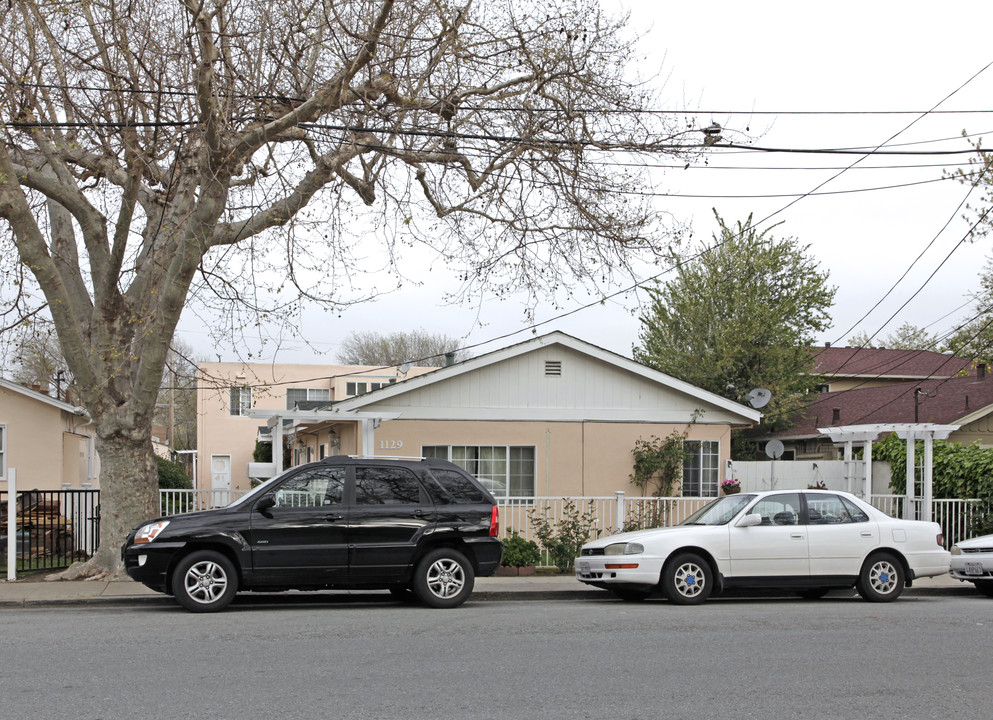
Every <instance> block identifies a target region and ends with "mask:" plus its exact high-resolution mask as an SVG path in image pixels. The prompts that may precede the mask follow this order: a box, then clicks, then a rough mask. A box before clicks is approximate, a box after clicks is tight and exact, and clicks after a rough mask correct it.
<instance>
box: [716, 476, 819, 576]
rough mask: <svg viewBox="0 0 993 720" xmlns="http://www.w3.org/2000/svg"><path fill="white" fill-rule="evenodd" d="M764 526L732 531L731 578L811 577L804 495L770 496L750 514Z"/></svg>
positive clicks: (751, 510) (754, 507)
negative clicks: (802, 504)
mask: <svg viewBox="0 0 993 720" xmlns="http://www.w3.org/2000/svg"><path fill="white" fill-rule="evenodd" d="M753 513H757V514H759V515H761V516H762V524H761V525H752V526H751V527H736V526H734V525H732V526H731V528H730V546H731V552H730V554H731V575H732V576H733V577H735V578H747V577H755V578H760V577H766V578H769V577H799V578H806V577H807V576H809V575H810V561H809V558H808V555H807V528H806V526H805V525H801V524H800V494H799V493H781V494H779V495H767V496H766V497H764V498H762V499H761V500H759V501H758V502H757V503H755V505H754V506H753V507H752V508H751V509H750V510H749V511H748V514H753Z"/></svg>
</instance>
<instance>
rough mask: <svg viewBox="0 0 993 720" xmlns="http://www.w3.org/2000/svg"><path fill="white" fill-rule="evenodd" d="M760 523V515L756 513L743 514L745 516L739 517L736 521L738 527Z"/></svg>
mask: <svg viewBox="0 0 993 720" xmlns="http://www.w3.org/2000/svg"><path fill="white" fill-rule="evenodd" d="M761 524H762V516H761V515H759V514H758V513H751V514H749V515H745V517H743V518H741V520H739V521H738V527H752V526H753V525H761Z"/></svg>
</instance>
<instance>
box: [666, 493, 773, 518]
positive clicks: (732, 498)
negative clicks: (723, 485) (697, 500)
mask: <svg viewBox="0 0 993 720" xmlns="http://www.w3.org/2000/svg"><path fill="white" fill-rule="evenodd" d="M754 499H755V496H754V495H740V494H739V495H725V496H724V497H722V498H720V499H718V500H715V501H714V502H712V503H709V504H708V505H705V506H704V507H702V508H700V509H699V510H697V511H696V512H695V513H693V514H692V515H690V516H689V517H688V518H686V519H685V520H683V522H681V523H679V524H680V525H727V524H728V523H729V522H730V521H731V518H733V517H734V516H735V515H737V514H738V513H739V512H741V510H742V508H744V507H745V505H747V504H748V503H750V502H751V501H752V500H754Z"/></svg>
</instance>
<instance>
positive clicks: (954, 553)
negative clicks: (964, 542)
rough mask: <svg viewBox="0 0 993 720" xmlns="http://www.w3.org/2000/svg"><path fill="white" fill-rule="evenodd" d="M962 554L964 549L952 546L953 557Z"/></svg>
mask: <svg viewBox="0 0 993 720" xmlns="http://www.w3.org/2000/svg"><path fill="white" fill-rule="evenodd" d="M961 554H962V548H960V547H959V546H958V545H952V555H961Z"/></svg>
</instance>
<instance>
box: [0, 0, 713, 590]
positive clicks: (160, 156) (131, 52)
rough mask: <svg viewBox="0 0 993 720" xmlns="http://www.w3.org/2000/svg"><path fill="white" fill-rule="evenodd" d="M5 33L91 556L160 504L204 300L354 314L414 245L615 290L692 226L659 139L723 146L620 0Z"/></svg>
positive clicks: (36, 247) (31, 240)
mask: <svg viewBox="0 0 993 720" xmlns="http://www.w3.org/2000/svg"><path fill="white" fill-rule="evenodd" d="M0 27H2V33H0V73H2V87H0V114H2V117H3V118H4V123H5V124H4V125H3V127H2V133H3V143H2V147H0V217H3V218H5V219H6V221H7V227H8V229H9V231H10V232H9V235H5V236H4V237H2V238H0V242H2V243H5V244H7V245H8V246H9V245H10V244H12V245H13V246H14V248H16V258H17V262H11V261H10V260H9V259H8V260H2V259H0V268H2V269H3V270H4V272H5V274H6V276H7V277H12V278H14V280H15V282H16V283H17V284H16V288H17V290H16V293H15V294H14V296H13V297H7V296H5V297H4V303H5V304H4V305H3V306H2V307H0V318H3V319H4V322H0V328H2V327H10V326H12V325H13V324H15V323H16V322H17V321H19V320H20V319H21V318H23V317H27V316H30V315H31V314H33V313H39V312H43V313H47V314H48V315H50V317H51V319H52V320H53V321H54V324H55V327H56V328H57V330H58V337H59V341H60V344H61V348H62V354H63V356H64V357H65V359H66V362H67V363H68V365H69V368H70V369H71V370H72V373H73V375H74V376H75V379H76V382H77V384H78V386H79V389H80V393H81V400H82V404H83V405H84V406H85V407H86V408H87V409H88V410H89V412H90V413H91V415H92V417H93V419H94V427H95V432H96V435H97V448H98V450H99V453H100V458H101V488H102V497H101V525H100V527H101V533H102V537H101V546H100V551H99V553H98V555H97V556H96V557H95V558H94V559H93V560H91V561H90V563H89V564H88V565H87V567H86V568H84V569H83V571H85V572H88V573H91V572H112V571H115V570H117V569H118V568H119V557H118V547H119V546H120V544H121V541H122V540H123V537H124V535H125V533H127V532H128V531H129V530H130V529H131V528H132V527H133V526H134V525H136V524H137V523H138V522H140V521H141V520H142V519H144V518H147V517H151V516H154V515H156V514H157V513H158V503H157V496H156V491H155V478H156V471H155V464H154V462H153V460H152V452H151V446H150V425H151V421H152V417H153V414H154V412H155V405H156V397H157V394H158V390H159V385H160V382H161V379H162V373H163V368H164V364H165V362H166V357H167V354H168V348H169V344H170V341H171V340H172V337H173V334H174V331H175V329H176V324H177V322H178V320H179V317H180V312H181V311H182V310H183V308H184V305H190V306H192V307H195V308H198V309H199V310H200V311H204V312H209V313H210V317H211V318H213V322H212V325H213V326H214V327H216V328H218V330H219V331H220V330H225V331H229V332H232V333H236V332H237V331H238V330H240V329H241V328H242V327H244V326H246V325H247V324H249V323H253V324H254V323H256V322H258V321H259V318H261V320H264V321H266V322H272V321H273V320H274V318H279V317H287V318H289V317H292V316H293V314H294V313H295V312H296V311H297V309H298V308H299V307H300V303H301V302H302V301H303V300H305V299H310V300H316V301H319V302H323V303H326V304H327V305H328V306H330V307H333V308H340V307H342V306H343V305H345V304H347V303H349V302H356V301H360V300H362V299H363V298H364V297H368V296H370V295H373V294H375V293H376V292H378V291H377V290H376V289H372V290H366V291H365V292H364V293H363V292H362V291H361V288H363V287H368V286H367V285H366V284H365V282H366V281H365V279H364V278H362V277H361V276H360V275H359V274H358V271H359V263H358V261H357V251H359V250H361V259H362V263H361V265H362V267H363V268H370V269H372V270H375V271H379V270H388V271H391V272H393V273H394V275H395V276H396V277H397V278H399V281H398V282H403V281H404V280H405V277H404V274H405V273H404V272H403V271H402V270H401V268H403V267H405V266H403V265H401V264H400V262H399V261H400V256H401V251H403V250H404V249H406V248H407V247H409V246H412V245H414V244H420V245H423V246H427V247H428V248H429V249H430V250H432V251H433V253H434V254H435V256H436V257H438V258H439V260H440V261H441V262H443V263H444V264H445V265H446V266H447V267H451V268H457V269H458V271H459V272H460V274H461V277H462V280H463V282H464V285H463V287H462V288H461V289H460V290H459V291H458V292H457V293H456V296H459V295H460V294H461V293H478V292H482V291H487V292H489V293H495V294H502V293H505V292H509V291H515V292H516V291H519V290H521V289H528V290H530V291H531V292H532V298H533V299H532V303H536V302H538V300H539V299H541V298H542V297H543V293H545V292H547V293H553V292H556V291H560V290H562V289H563V288H569V287H572V286H574V285H575V284H576V283H583V284H586V285H587V287H589V286H592V287H593V288H594V289H593V292H596V290H595V288H597V287H603V286H605V285H608V284H610V283H612V282H616V281H617V279H618V278H623V277H625V276H629V275H631V274H632V270H631V263H632V262H633V260H634V259H637V258H645V257H647V258H649V259H651V258H653V257H654V256H655V254H656V253H659V252H661V251H662V249H663V248H664V247H665V246H666V245H668V243H669V242H670V240H671V237H670V232H669V231H667V228H671V227H672V225H671V222H670V218H668V217H667V216H664V215H660V214H658V213H656V212H654V211H652V209H651V208H650V207H648V206H647V205H646V203H645V201H644V200H643V198H644V197H645V196H644V195H643V194H641V192H642V191H643V190H644V189H645V188H646V185H645V176H644V168H643V167H641V166H640V165H639V162H640V161H639V159H638V158H639V157H640V154H641V153H653V152H657V151H666V152H671V153H673V154H678V148H679V145H680V143H686V147H687V151H688V152H696V150H693V149H692V148H693V147H699V144H698V140H699V136H698V135H697V134H693V133H694V132H695V131H694V130H693V128H692V127H689V126H687V125H686V124H685V123H683V122H682V121H680V124H679V126H678V127H671V126H670V124H671V123H670V118H668V117H667V116H665V115H662V114H659V113H656V112H644V111H646V110H654V109H656V108H657V101H656V100H655V98H654V97H653V96H652V95H651V93H650V92H649V91H648V86H647V85H644V84H641V83H636V82H632V80H631V72H632V67H633V62H632V61H633V60H634V58H635V56H634V54H633V53H634V45H633V40H631V39H630V38H628V37H627V36H626V35H625V34H624V32H623V30H624V27H623V19H614V18H611V17H608V16H607V15H605V14H604V13H603V12H602V11H601V9H600V6H599V3H598V2H597V1H596V0H550V1H545V2H541V3H533V4H532V3H527V2H525V3H524V4H521V3H519V2H518V1H517V0H487V2H474V1H473V0H457V1H456V2H454V3H451V2H447V0H445V1H443V0H406V1H402V0H334V1H332V0H238V1H237V2H235V1H234V0H175V1H173V0H129V1H128V2H120V1H119V0H63V1H61V2H45V1H41V0H39V1H36V2H29V1H26V0H10V2H8V3H4V4H2V5H0ZM689 138H691V139H689ZM694 143H696V144H695V145H694ZM674 148H675V149H674ZM618 153H625V154H624V155H619V154H618ZM360 243H361V248H359V244H360ZM3 250H6V248H4V249H3ZM6 257H10V253H7V252H6V251H4V252H0V258H6ZM12 285H13V284H12ZM532 307H533V304H532Z"/></svg>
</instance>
